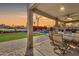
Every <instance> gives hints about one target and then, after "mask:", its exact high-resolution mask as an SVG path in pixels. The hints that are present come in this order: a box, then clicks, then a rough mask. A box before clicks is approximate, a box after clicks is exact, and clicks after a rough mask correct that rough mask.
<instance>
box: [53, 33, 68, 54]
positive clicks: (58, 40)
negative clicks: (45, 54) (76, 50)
mask: <svg viewBox="0 0 79 59" xmlns="http://www.w3.org/2000/svg"><path fill="white" fill-rule="evenodd" d="M53 46H54V52H55V53H56V54H58V55H64V54H65V53H66V52H67V48H68V46H67V44H66V43H65V41H64V40H63V34H55V33H54V34H53Z"/></svg>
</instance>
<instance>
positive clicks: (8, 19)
mask: <svg viewBox="0 0 79 59" xmlns="http://www.w3.org/2000/svg"><path fill="white" fill-rule="evenodd" d="M35 22H36V21H35ZM26 23H27V4H24V3H21V4H11V3H9V4H5V3H4V4H0V24H6V25H11V26H12V25H24V26H25V25H26ZM35 25H36V24H35ZM53 25H54V21H52V20H46V19H41V20H40V21H39V26H53Z"/></svg>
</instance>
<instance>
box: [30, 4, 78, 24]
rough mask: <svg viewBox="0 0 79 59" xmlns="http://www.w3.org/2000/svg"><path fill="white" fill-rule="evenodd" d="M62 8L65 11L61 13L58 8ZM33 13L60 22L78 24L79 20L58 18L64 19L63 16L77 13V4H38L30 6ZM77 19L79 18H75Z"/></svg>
mask: <svg viewBox="0 0 79 59" xmlns="http://www.w3.org/2000/svg"><path fill="white" fill-rule="evenodd" d="M61 7H64V8H65V10H63V11H61V10H60V8H61ZM31 8H32V10H33V12H35V13H37V14H40V15H42V16H45V17H48V18H50V19H54V20H58V21H60V22H65V23H69V22H79V20H78V19H77V20H71V21H69V20H65V21H64V20H63V19H61V18H60V17H64V16H63V15H67V14H71V13H75V12H78V13H79V4H78V3H50V4H49V3H39V4H36V3H35V4H33V5H32V7H31ZM75 17H78V18H79V16H75Z"/></svg>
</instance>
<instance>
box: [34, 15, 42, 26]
mask: <svg viewBox="0 0 79 59" xmlns="http://www.w3.org/2000/svg"><path fill="white" fill-rule="evenodd" d="M35 16H36V20H37V27H38V26H39V20H40V18H41V16H40V15H37V14H35Z"/></svg>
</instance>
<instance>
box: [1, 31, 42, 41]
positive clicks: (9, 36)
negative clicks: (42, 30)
mask: <svg viewBox="0 0 79 59" xmlns="http://www.w3.org/2000/svg"><path fill="white" fill-rule="evenodd" d="M39 35H43V34H38V33H34V34H33V36H39ZM26 37H27V33H25V32H18V33H3V34H0V42H4V41H10V40H17V39H22V38H26Z"/></svg>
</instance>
